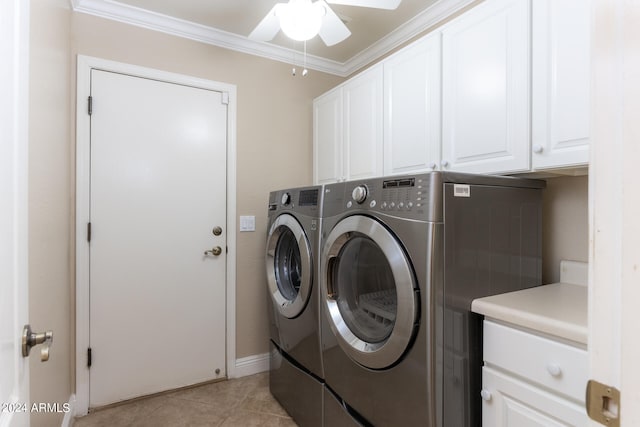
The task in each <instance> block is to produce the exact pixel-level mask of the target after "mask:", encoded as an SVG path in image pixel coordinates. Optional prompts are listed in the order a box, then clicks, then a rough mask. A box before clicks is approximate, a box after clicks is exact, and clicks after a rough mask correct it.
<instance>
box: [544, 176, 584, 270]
mask: <svg viewBox="0 0 640 427" xmlns="http://www.w3.org/2000/svg"><path fill="white" fill-rule="evenodd" d="M588 194H589V183H588V176H577V177H559V178H550V179H547V188H546V190H545V191H544V196H543V206H544V207H543V217H542V221H543V235H542V280H543V283H555V282H558V281H559V280H560V260H563V259H566V260H572V261H582V262H588V261H589V220H588V219H589V218H588Z"/></svg>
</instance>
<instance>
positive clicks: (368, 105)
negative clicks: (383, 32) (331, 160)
mask: <svg viewBox="0 0 640 427" xmlns="http://www.w3.org/2000/svg"><path fill="white" fill-rule="evenodd" d="M342 91H343V92H342V93H343V97H344V107H343V108H344V150H343V152H344V153H345V158H344V172H345V173H344V175H345V176H346V177H347V178H348V179H362V178H369V177H372V176H380V175H382V66H376V67H373V68H371V69H369V70H367V71H365V72H364V73H362V74H359V75H358V76H356V77H354V78H353V79H351V80H349V81H348V82H347V83H345V84H344V86H343V87H342Z"/></svg>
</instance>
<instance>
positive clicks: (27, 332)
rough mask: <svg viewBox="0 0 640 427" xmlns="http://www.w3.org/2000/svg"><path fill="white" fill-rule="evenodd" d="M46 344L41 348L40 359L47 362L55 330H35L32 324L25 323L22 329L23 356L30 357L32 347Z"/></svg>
mask: <svg viewBox="0 0 640 427" xmlns="http://www.w3.org/2000/svg"><path fill="white" fill-rule="evenodd" d="M40 344H44V347H43V348H42V349H40V360H41V361H42V362H46V361H47V360H49V348H50V347H51V344H53V331H46V332H33V331H32V330H31V325H24V328H23V329H22V357H29V353H30V352H31V348H32V347H35V346H37V345H40Z"/></svg>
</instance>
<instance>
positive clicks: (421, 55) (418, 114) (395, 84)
mask: <svg viewBox="0 0 640 427" xmlns="http://www.w3.org/2000/svg"><path fill="white" fill-rule="evenodd" d="M440 43H441V42H440V33H439V32H436V33H432V34H431V35H429V36H427V37H425V38H423V39H421V40H419V41H418V42H416V43H414V44H412V45H410V46H408V47H407V48H405V49H403V50H402V51H400V52H398V53H396V54H395V55H393V56H392V57H390V58H388V59H387V60H386V61H385V62H384V174H385V175H392V174H400V173H409V172H416V171H432V170H436V169H437V167H438V165H439V163H440V129H441V123H440V87H441V80H440V67H441V57H440Z"/></svg>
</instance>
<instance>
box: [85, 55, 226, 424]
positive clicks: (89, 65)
mask: <svg viewBox="0 0 640 427" xmlns="http://www.w3.org/2000/svg"><path fill="white" fill-rule="evenodd" d="M92 69H99V70H103V71H110V72H117V73H123V74H128V75H130V76H136V77H142V78H148V79H153V80H159V81H165V82H169V83H176V84H182V85H187V86H191V87H196V88H201V89H208V90H215V91H219V92H223V93H227V94H228V98H229V104H228V110H227V113H228V115H227V229H228V232H227V246H228V248H229V252H228V253H227V266H226V268H227V272H226V274H227V277H226V286H227V292H226V294H227V301H226V346H227V353H226V359H227V360H226V368H227V376H228V377H229V378H233V377H234V376H235V365H236V363H235V362H236V108H237V96H236V86H235V85H231V84H227V83H221V82H216V81H212V80H205V79H200V78H196V77H190V76H185V75H181V74H174V73H169V72H165V71H160V70H155V69H151V68H145V67H139V66H136V65H130V64H123V63H119V62H114V61H109V60H104V59H100V58H94V57H89V56H83V55H78V64H77V100H76V354H75V360H76V398H77V407H76V409H77V410H76V415H85V414H87V412H88V409H89V368H87V348H88V347H89V243H88V242H87V223H88V222H89V193H90V162H91V157H90V154H91V153H90V150H89V143H90V137H91V128H90V123H89V120H87V108H88V101H87V100H88V98H89V94H90V90H91V70H92Z"/></svg>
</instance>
